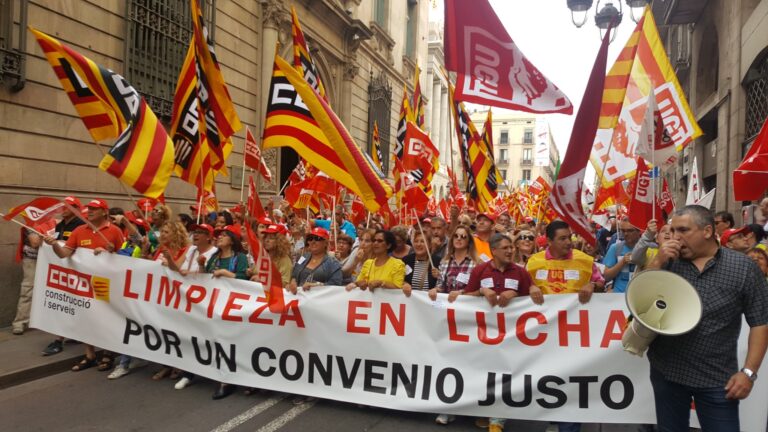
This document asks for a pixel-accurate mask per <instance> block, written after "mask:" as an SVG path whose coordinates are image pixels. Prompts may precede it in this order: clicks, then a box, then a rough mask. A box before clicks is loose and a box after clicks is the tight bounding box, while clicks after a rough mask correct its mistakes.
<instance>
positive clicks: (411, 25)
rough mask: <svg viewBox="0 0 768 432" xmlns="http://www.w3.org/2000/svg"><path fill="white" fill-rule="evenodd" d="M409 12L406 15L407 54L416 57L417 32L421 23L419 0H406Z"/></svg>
mask: <svg viewBox="0 0 768 432" xmlns="http://www.w3.org/2000/svg"><path fill="white" fill-rule="evenodd" d="M405 1H406V2H407V5H408V6H407V7H408V9H407V10H408V13H407V15H406V16H405V56H406V57H410V58H415V57H416V33H417V32H418V23H419V7H418V5H419V3H418V1H417V0H405Z"/></svg>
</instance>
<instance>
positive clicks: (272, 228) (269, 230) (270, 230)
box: [262, 224, 281, 234]
mask: <svg viewBox="0 0 768 432" xmlns="http://www.w3.org/2000/svg"><path fill="white" fill-rule="evenodd" d="M280 231H281V230H280V226H279V225H275V224H272V225H269V226H267V227H266V228H264V231H262V233H264V234H278V233H279V232H280Z"/></svg>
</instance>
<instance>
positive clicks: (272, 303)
mask: <svg viewBox="0 0 768 432" xmlns="http://www.w3.org/2000/svg"><path fill="white" fill-rule="evenodd" d="M245 231H246V233H247V235H248V248H249V250H250V251H251V254H252V255H253V260H254V261H255V263H256V265H255V266H254V268H255V270H254V273H255V275H256V276H258V281H259V282H261V284H262V285H264V294H266V296H267V304H268V305H269V311H270V312H272V313H282V312H283V310H285V298H284V297H283V284H282V278H281V276H280V271H279V270H278V269H277V267H275V265H274V264H273V263H272V259H271V258H270V257H269V254H268V253H267V251H266V250H264V248H263V247H262V246H261V243H259V238H258V237H257V236H256V235H255V234H254V233H253V230H252V229H251V224H248V223H247V224H245Z"/></svg>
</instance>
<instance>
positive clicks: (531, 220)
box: [523, 216, 533, 223]
mask: <svg viewBox="0 0 768 432" xmlns="http://www.w3.org/2000/svg"><path fill="white" fill-rule="evenodd" d="M523 220H524V221H525V222H526V223H527V222H533V218H532V217H530V216H526V217H525V219H523Z"/></svg>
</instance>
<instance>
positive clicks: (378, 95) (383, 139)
mask: <svg viewBox="0 0 768 432" xmlns="http://www.w3.org/2000/svg"><path fill="white" fill-rule="evenodd" d="M391 107H392V86H391V85H390V84H389V80H387V77H386V75H385V74H384V73H381V74H379V76H378V77H376V78H374V79H372V80H371V82H370V84H368V154H369V155H370V154H373V153H372V152H373V151H374V150H373V124H374V122H375V123H376V125H377V126H378V127H379V145H380V146H381V158H382V161H381V166H382V168H383V173H381V174H382V175H383V176H386V175H387V173H388V172H389V155H390V150H389V143H390V141H391V139H390V135H389V130H390V120H391V119H392V115H391V111H390V110H391Z"/></svg>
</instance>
